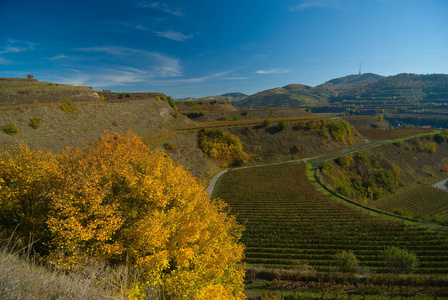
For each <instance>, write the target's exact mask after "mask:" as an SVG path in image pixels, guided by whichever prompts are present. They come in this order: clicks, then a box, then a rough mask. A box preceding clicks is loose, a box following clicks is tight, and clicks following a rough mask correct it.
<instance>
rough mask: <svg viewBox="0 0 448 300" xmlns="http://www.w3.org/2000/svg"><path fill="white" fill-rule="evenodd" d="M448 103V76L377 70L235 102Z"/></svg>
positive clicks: (256, 104)
mask: <svg viewBox="0 0 448 300" xmlns="http://www.w3.org/2000/svg"><path fill="white" fill-rule="evenodd" d="M415 102H436V103H440V102H448V75H446V74H431V75H416V74H407V73H403V74H398V75H395V76H389V77H385V76H381V75H377V74H373V73H365V74H361V75H348V76H345V77H341V78H336V79H332V80H329V81H327V82H325V83H323V84H321V85H318V86H316V87H311V86H307V85H302V84H289V85H286V86H283V87H278V88H273V89H269V90H265V91H262V92H258V93H256V94H253V95H251V96H249V97H247V98H245V99H243V100H242V101H239V102H235V103H233V105H234V106H235V107H237V108H240V109H247V108H273V107H299V106H314V105H324V104H397V105H399V104H413V103H415Z"/></svg>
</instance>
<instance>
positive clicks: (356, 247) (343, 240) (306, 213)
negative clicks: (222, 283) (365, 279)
mask: <svg viewBox="0 0 448 300" xmlns="http://www.w3.org/2000/svg"><path fill="white" fill-rule="evenodd" d="M219 196H220V197H221V198H222V199H224V200H225V201H226V202H227V203H228V204H229V205H230V207H231V212H232V213H234V214H236V215H237V220H238V221H239V222H240V223H242V224H244V225H245V226H246V231H245V232H244V234H243V243H244V244H245V245H246V262H247V263H248V264H249V265H264V266H269V267H293V266H294V265H296V264H304V263H307V264H309V265H311V266H313V267H314V268H315V269H316V270H317V271H330V270H332V269H333V268H334V265H333V255H334V254H336V253H337V252H339V251H342V250H352V251H353V252H354V253H355V254H356V256H357V257H358V259H359V260H360V262H361V265H362V266H364V267H368V268H369V269H370V270H373V271H376V272H378V273H381V272H385V271H386V270H385V269H384V268H383V265H382V263H381V261H380V259H379V253H380V251H382V250H383V249H384V248H385V247H387V246H392V245H393V246H398V247H400V248H405V249H407V250H410V251H413V252H415V253H416V254H417V256H418V258H419V261H420V263H419V266H418V268H417V270H416V273H419V274H448V240H447V235H446V234H445V233H438V232H435V231H430V230H428V229H425V228H422V227H418V226H412V225H405V224H404V223H402V222H399V221H389V220H384V219H380V218H377V217H373V216H369V215H367V214H364V213H362V212H360V211H357V210H353V209H351V208H349V207H348V206H346V205H344V204H338V203H336V202H334V201H332V200H331V199H329V198H327V197H325V196H324V195H323V194H321V193H320V192H319V191H318V190H317V189H316V188H315V187H314V186H313V185H312V184H311V183H310V182H309V181H308V179H307V177H306V175H305V166H304V165H303V164H282V165H272V166H265V167H257V168H246V169H239V170H231V171H229V172H227V173H226V174H225V175H224V177H223V179H222V182H221V186H220V191H219Z"/></svg>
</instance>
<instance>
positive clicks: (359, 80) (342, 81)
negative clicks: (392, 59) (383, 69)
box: [317, 73, 384, 91]
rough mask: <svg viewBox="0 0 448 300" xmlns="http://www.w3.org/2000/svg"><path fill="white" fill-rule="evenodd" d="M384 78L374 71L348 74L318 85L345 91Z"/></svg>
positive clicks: (332, 89)
mask: <svg viewBox="0 0 448 300" xmlns="http://www.w3.org/2000/svg"><path fill="white" fill-rule="evenodd" d="M383 78H384V76H381V75H377V74H373V73H365V74H361V75H348V76H345V77H340V78H336V79H332V80H329V81H327V82H325V83H323V84H321V85H318V86H317V87H318V88H323V89H328V90H331V91H343V90H350V89H353V88H357V87H359V86H365V85H367V84H371V83H374V82H377V81H379V80H381V79H383Z"/></svg>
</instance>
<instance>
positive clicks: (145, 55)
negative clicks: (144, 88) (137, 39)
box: [75, 46, 182, 77]
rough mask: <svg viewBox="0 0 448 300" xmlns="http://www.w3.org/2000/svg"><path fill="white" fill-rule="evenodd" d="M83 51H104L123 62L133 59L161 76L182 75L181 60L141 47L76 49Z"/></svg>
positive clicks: (135, 62) (128, 62)
mask: <svg viewBox="0 0 448 300" xmlns="http://www.w3.org/2000/svg"><path fill="white" fill-rule="evenodd" d="M75 50H77V51H81V52H90V53H104V54H108V55H111V56H115V57H117V58H120V59H122V60H123V62H122V63H123V64H128V65H129V64H130V61H131V60H132V61H133V62H134V64H137V63H138V65H139V66H140V67H141V66H146V67H147V68H148V71H149V70H151V71H152V72H154V73H155V74H157V76H160V77H175V76H181V75H182V67H181V66H180V64H179V60H178V59H176V58H172V57H169V56H167V55H165V54H162V53H158V52H149V51H146V50H141V49H133V48H126V47H117V46H111V47H91V48H78V49H75Z"/></svg>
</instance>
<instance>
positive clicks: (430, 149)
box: [418, 142, 437, 153]
mask: <svg viewBox="0 0 448 300" xmlns="http://www.w3.org/2000/svg"><path fill="white" fill-rule="evenodd" d="M418 150H419V151H420V152H426V153H436V152H437V143H435V142H432V143H427V144H421V143H419V145H418Z"/></svg>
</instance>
